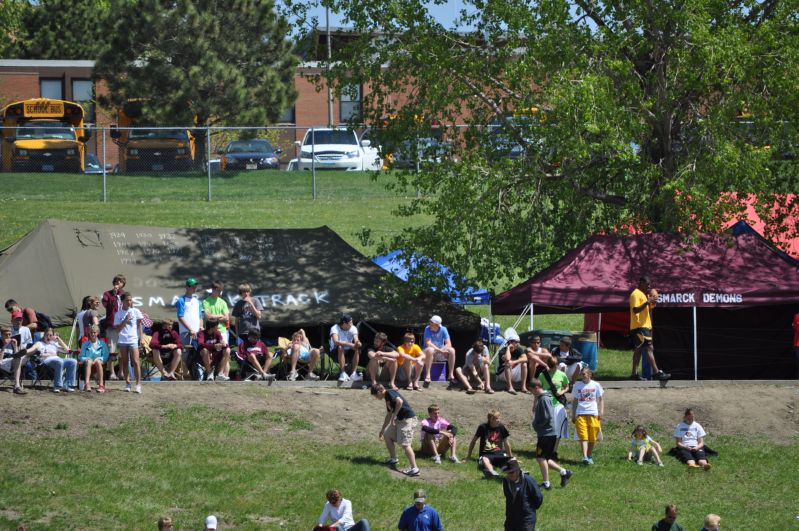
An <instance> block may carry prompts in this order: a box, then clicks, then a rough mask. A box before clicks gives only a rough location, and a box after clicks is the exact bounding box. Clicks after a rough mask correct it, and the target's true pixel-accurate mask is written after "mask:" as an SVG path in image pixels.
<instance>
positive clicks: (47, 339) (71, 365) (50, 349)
mask: <svg viewBox="0 0 799 531" xmlns="http://www.w3.org/2000/svg"><path fill="white" fill-rule="evenodd" d="M24 352H25V354H26V355H30V354H33V353H35V352H38V353H39V360H40V362H41V363H42V364H43V365H45V366H47V367H49V368H50V369H52V370H53V392H54V393H60V392H61V390H62V389H63V390H64V391H66V392H68V393H71V392H73V391H75V389H73V387H74V386H75V373H76V371H77V369H78V362H77V360H75V359H73V358H62V357H60V356H59V355H58V353H59V352H61V353H64V354H66V353H67V352H69V347H68V346H67V344H66V343H64V340H62V339H61V338H60V337H58V335H57V334H56V333H55V331H54V330H53V329H52V328H48V329H47V330H46V331H45V332H44V337H43V338H42V340H41V341H37V342H36V343H34V344H33V345H31V346H30V347H29V348H27V349H26V350H25V351H24ZM65 370H66V372H67V378H66V381H64V371H65Z"/></svg>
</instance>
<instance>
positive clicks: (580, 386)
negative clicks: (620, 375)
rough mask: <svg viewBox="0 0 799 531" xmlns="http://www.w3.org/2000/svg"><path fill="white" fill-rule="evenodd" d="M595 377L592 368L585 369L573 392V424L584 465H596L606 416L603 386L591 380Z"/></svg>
mask: <svg viewBox="0 0 799 531" xmlns="http://www.w3.org/2000/svg"><path fill="white" fill-rule="evenodd" d="M593 375H594V372H593V371H592V370H591V369H590V368H588V367H583V370H582V371H581V373H580V376H581V377H582V380H581V381H579V382H577V383H575V384H574V389H573V390H572V394H573V395H574V400H573V401H572V422H573V423H574V425H575V431H576V434H577V438H578V439H579V441H580V448H581V449H582V451H583V464H584V465H593V464H594V459H593V457H592V455H593V451H594V445H595V444H596V441H597V440H599V436H600V433H601V430H602V425H601V420H602V416H603V415H604V414H605V398H604V394H605V393H604V391H603V390H602V386H601V385H599V383H598V382H595V381H593V380H592V379H591V377H592V376H593Z"/></svg>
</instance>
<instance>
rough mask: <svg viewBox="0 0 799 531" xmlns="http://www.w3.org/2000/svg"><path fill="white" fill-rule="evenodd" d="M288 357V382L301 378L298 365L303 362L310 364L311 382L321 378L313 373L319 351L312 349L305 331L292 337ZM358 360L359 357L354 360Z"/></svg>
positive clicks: (301, 330)
mask: <svg viewBox="0 0 799 531" xmlns="http://www.w3.org/2000/svg"><path fill="white" fill-rule="evenodd" d="M286 355H287V356H288V357H289V363H290V364H291V369H290V370H289V375H288V380H289V381H292V382H293V381H295V380H296V379H297V377H298V376H299V373H298V372H297V363H298V362H302V363H306V364H308V376H307V378H308V379H309V380H318V379H319V376H318V375H317V374H316V373H315V372H313V371H314V369H315V368H316V362H317V361H318V360H319V355H320V352H319V349H318V348H312V347H311V342H310V341H308V336H306V335H305V330H303V329H302V328H300V329H299V330H297V331H296V332H294V334H292V336H291V343H289V345H288V348H287V349H286ZM354 359H355V360H357V359H358V358H357V356H356V357H355V358H354Z"/></svg>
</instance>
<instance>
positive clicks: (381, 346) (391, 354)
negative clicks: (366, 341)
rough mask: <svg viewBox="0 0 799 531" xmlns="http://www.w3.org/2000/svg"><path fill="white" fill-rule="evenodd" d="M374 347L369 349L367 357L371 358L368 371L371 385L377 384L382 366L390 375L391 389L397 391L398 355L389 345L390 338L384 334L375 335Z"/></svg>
mask: <svg viewBox="0 0 799 531" xmlns="http://www.w3.org/2000/svg"><path fill="white" fill-rule="evenodd" d="M373 345H374V346H373V347H372V348H370V349H369V352H368V353H367V355H368V356H369V363H368V365H367V367H366V370H367V371H368V372H369V378H370V380H371V384H372V385H375V384H376V383H377V370H378V369H379V368H380V366H381V365H383V366H385V367H387V368H388V373H389V382H388V383H389V388H390V389H394V390H395V391H396V390H397V385H396V383H394V380H395V379H396V377H397V356H399V353H397V351H396V350H394V349H393V348H391V346H389V344H388V336H387V335H386V334H384V333H383V332H378V333H377V334H375V339H374V343H373Z"/></svg>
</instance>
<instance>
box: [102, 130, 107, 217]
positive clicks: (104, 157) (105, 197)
mask: <svg viewBox="0 0 799 531" xmlns="http://www.w3.org/2000/svg"><path fill="white" fill-rule="evenodd" d="M102 131H103V203H106V202H108V186H107V183H106V180H107V179H106V178H107V174H106V171H105V164H106V162H105V161H106V160H107V159H106V153H105V129H102Z"/></svg>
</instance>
